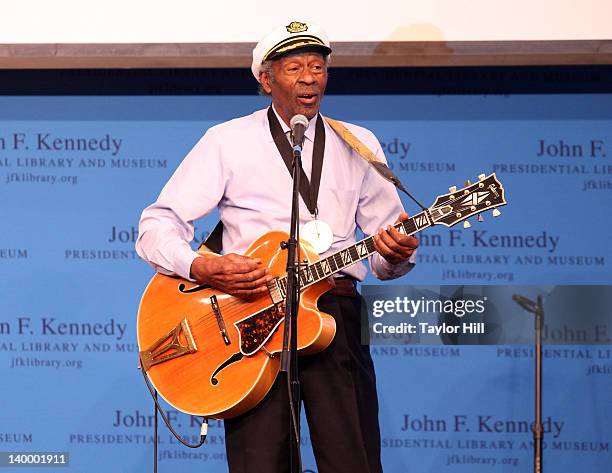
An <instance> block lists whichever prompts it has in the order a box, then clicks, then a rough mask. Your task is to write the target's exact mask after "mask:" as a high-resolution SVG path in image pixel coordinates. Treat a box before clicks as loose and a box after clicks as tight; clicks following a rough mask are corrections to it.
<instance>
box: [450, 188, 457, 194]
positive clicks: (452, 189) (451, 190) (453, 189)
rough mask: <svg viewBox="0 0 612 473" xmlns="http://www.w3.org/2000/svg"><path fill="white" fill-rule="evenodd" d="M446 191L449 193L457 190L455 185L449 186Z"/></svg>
mask: <svg viewBox="0 0 612 473" xmlns="http://www.w3.org/2000/svg"><path fill="white" fill-rule="evenodd" d="M448 192H451V193H453V192H457V186H450V187H449V188H448Z"/></svg>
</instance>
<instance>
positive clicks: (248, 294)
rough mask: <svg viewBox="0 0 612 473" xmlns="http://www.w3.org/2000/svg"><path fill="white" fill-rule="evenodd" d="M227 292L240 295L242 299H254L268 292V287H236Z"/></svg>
mask: <svg viewBox="0 0 612 473" xmlns="http://www.w3.org/2000/svg"><path fill="white" fill-rule="evenodd" d="M224 292H225V291H224ZM227 293H228V294H231V295H232V296H236V297H239V298H241V299H253V298H254V297H257V296H261V295H263V294H266V293H268V288H267V287H260V288H257V289H235V290H228V291H227Z"/></svg>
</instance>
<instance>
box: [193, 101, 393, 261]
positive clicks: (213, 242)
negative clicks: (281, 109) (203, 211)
mask: <svg viewBox="0 0 612 473" xmlns="http://www.w3.org/2000/svg"><path fill="white" fill-rule="evenodd" d="M323 118H324V119H325V121H326V122H327V123H328V124H329V126H331V127H332V129H333V130H334V131H335V132H336V133H337V134H338V136H340V138H342V139H343V140H344V142H345V143H346V144H348V145H349V146H350V147H351V148H352V149H353V150H355V151H356V152H357V154H359V156H361V157H362V158H363V159H364V160H365V161H367V162H368V164H370V165H372V166H374V168H375V169H376V170H377V171H378V172H379V173H381V170H380V167H381V166H384V168H386V169H388V168H387V166H386V164H385V163H383V162H382V161H380V160H379V159H378V158H377V157H376V155H375V154H374V153H373V152H372V150H370V148H368V147H367V146H366V145H365V144H363V143H362V142H361V140H360V139H359V138H357V137H356V136H355V135H354V134H353V133H351V131H350V130H349V129H348V128H347V127H345V126H344V125H343V124H342V123H340V122H339V121H337V120H334V119H333V118H329V117H323ZM268 122H269V123H270V132H271V133H272V138H274V142H275V144H276V147H277V148H278V150H279V152H280V153H281V156H282V157H283V161H285V165H286V166H287V169H288V170H289V172H291V156H292V151H291V146H290V145H289V141H287V136H286V135H285V133H284V132H283V131H282V128H281V126H280V123H278V120H277V118H276V115H275V114H274V112H273V110H272V107H270V108H269V109H268ZM273 128H274V129H273ZM279 130H280V132H279ZM320 130H322V131H320ZM320 133H321V135H322V137H323V139H322V140H321V139H317V138H318V137H319V134H320ZM321 141H322V144H321ZM285 145H286V146H285ZM317 145H318V146H317ZM285 148H286V149H285ZM324 149H325V131H324V129H323V122H322V120H321V115H319V116H318V118H317V124H316V131H315V145H314V150H313V163H312V173H311V174H312V178H313V185H310V183H309V181H308V178H307V177H306V175H305V174H304V170H302V175H301V176H300V182H301V183H302V185H301V186H300V195H301V196H302V199H304V202H305V203H306V206H307V207H308V210H310V211H311V213H312V211H313V210H314V211H316V202H317V197H318V194H319V184H320V182H321V170H322V168H323V151H324ZM319 155H320V158H319ZM382 175H383V177H384V178H385V179H387V180H389V178H388V177H387V176H385V175H384V173H383V174H382ZM396 179H397V178H396ZM391 182H393V180H391ZM393 184H395V182H393ZM313 203H314V205H313V206H312V209H311V205H312V204H313ZM222 241H223V222H222V221H221V220H219V221H218V222H217V225H216V226H215V228H214V229H213V231H212V232H211V233H210V234H209V235H208V238H206V240H204V241H203V242H202V244H201V245H200V246H199V247H198V250H202V249H203V248H204V247H206V248H207V249H208V250H210V251H212V252H214V253H221V251H222V249H223V245H222Z"/></svg>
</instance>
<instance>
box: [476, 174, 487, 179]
mask: <svg viewBox="0 0 612 473" xmlns="http://www.w3.org/2000/svg"><path fill="white" fill-rule="evenodd" d="M486 177H487V176H486V175H485V174H478V179H480V180H481V181H484V180H485V179H486Z"/></svg>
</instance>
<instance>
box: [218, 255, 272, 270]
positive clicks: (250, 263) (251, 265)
mask: <svg viewBox="0 0 612 473" xmlns="http://www.w3.org/2000/svg"><path fill="white" fill-rule="evenodd" d="M261 265H262V262H261V260H260V259H255V258H248V257H246V256H243V257H241V258H240V259H235V260H234V261H232V262H231V263H230V264H229V266H228V267H227V268H226V272H228V273H235V274H246V273H250V272H252V271H256V270H258V269H261V270H264V271H266V270H267V269H268V268H262V267H261Z"/></svg>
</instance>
